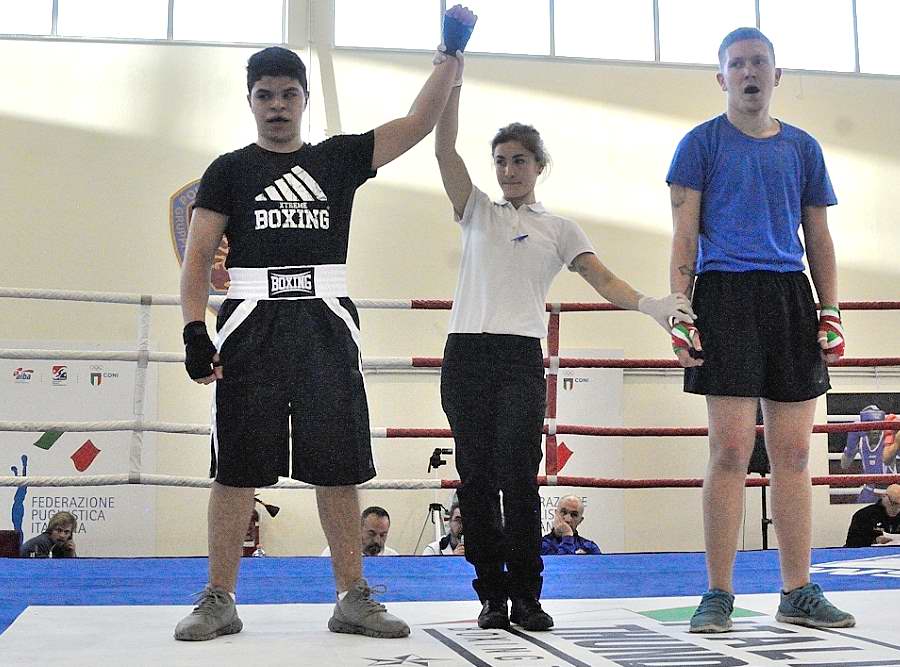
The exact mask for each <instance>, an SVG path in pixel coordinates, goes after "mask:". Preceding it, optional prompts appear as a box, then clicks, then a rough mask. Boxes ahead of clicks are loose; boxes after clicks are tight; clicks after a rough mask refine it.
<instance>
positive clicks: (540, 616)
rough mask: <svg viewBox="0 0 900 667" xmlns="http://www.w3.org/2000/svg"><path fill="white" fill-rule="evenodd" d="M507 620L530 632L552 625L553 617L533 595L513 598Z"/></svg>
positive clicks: (547, 628) (545, 628) (548, 627)
mask: <svg viewBox="0 0 900 667" xmlns="http://www.w3.org/2000/svg"><path fill="white" fill-rule="evenodd" d="M509 620H510V621H512V622H513V623H515V624H516V625H518V626H519V627H521V628H522V629H523V630H529V631H531V632H538V631H541V630H549V629H550V628H552V627H553V617H552V616H550V614H548V613H547V612H546V611H544V610H543V609H542V608H541V603H540V602H538V600H537V598H534V597H525V598H513V600H512V613H511V614H510V615H509Z"/></svg>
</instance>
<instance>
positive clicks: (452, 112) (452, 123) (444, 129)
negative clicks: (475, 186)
mask: <svg viewBox="0 0 900 667" xmlns="http://www.w3.org/2000/svg"><path fill="white" fill-rule="evenodd" d="M461 66H462V61H460V67H461ZM461 91H462V85H457V86H454V87H453V90H451V91H450V99H448V100H447V106H445V107H444V111H443V113H441V117H440V119H438V123H437V130H436V132H435V136H434V155H435V157H436V158H437V161H438V168H439V169H440V171H441V180H442V181H443V183H444V190H445V191H446V192H447V196H448V197H449V198H450V203H451V204H453V210H454V212H455V213H456V216H457V217H459V218H461V217H462V214H463V211H464V210H465V208H466V202H467V201H469V195H470V194H471V193H472V179H471V178H469V170H468V169H466V163H465V162H463V159H462V158H461V157H460V155H459V153H457V152H456V136H457V132H458V128H459V96H460V93H461Z"/></svg>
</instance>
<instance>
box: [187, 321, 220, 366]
mask: <svg viewBox="0 0 900 667" xmlns="http://www.w3.org/2000/svg"><path fill="white" fill-rule="evenodd" d="M181 337H182V339H183V340H184V367H185V368H186V369H187V373H188V375H190V376H191V379H192V380H199V379H200V378H205V377H209V376H210V375H212V374H213V355H214V354H215V353H216V346H215V345H213V344H212V341H211V340H210V338H209V334H208V333H207V332H206V322H201V321H200V320H197V321H195V322H188V323H187V324H185V325H184V331H183V332H182V334H181Z"/></svg>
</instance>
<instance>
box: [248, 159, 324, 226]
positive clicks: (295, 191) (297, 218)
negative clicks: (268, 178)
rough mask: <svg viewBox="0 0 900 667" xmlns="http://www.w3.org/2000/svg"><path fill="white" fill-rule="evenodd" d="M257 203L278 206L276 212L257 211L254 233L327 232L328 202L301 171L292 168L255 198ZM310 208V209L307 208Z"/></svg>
mask: <svg viewBox="0 0 900 667" xmlns="http://www.w3.org/2000/svg"><path fill="white" fill-rule="evenodd" d="M255 200H256V201H260V202H278V203H279V208H276V209H256V210H254V211H253V213H254V215H255V216H256V226H255V229H257V230H260V229H328V227H329V224H330V220H329V213H328V208H327V207H323V208H320V207H319V206H321V205H322V204H326V205H327V202H328V198H327V197H326V196H325V193H324V192H323V191H322V188H321V187H319V184H318V183H316V181H315V179H314V178H313V177H312V176H310V175H309V174H308V173H307V172H306V171H305V170H304V169H303V168H302V167H298V166H295V167H293V168H292V169H291V170H290V171H289V172H287V173H285V174H283V175H282V176H281V178H276V179H275V182H274V183H273V184H272V185H269V186H267V187H266V188H265V190H263V192H261V193H260V194H258V195H256V197H255ZM310 204H312V205H313V207H310Z"/></svg>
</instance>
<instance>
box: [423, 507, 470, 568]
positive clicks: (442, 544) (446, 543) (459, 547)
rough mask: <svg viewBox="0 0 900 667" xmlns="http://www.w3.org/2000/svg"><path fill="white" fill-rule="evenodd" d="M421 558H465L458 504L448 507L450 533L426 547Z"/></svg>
mask: <svg viewBox="0 0 900 667" xmlns="http://www.w3.org/2000/svg"><path fill="white" fill-rule="evenodd" d="M422 555H423V556H465V555H466V545H465V544H463V522H462V513H461V512H460V510H459V503H458V502H454V503H453V505H452V506H451V507H450V531H449V532H448V533H447V534H446V535H444V537H442V538H441V539H439V540H435V541H434V542H432V543H431V544H429V545H427V546H426V547H425V549H424V550H423V551H422Z"/></svg>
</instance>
